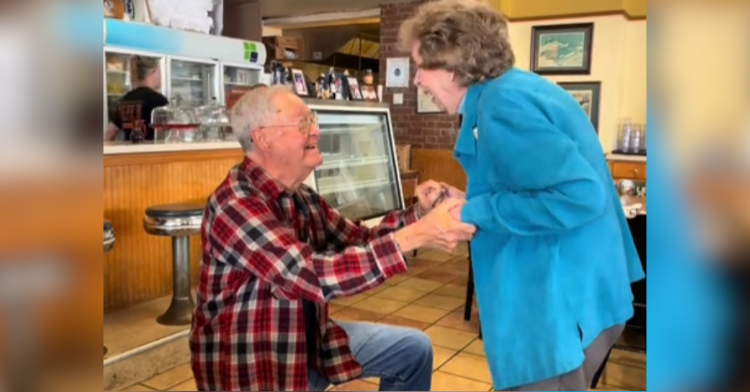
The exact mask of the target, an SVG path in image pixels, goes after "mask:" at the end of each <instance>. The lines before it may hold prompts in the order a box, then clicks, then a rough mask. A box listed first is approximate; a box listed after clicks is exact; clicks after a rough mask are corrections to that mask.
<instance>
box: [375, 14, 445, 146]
mask: <svg viewBox="0 0 750 392" xmlns="http://www.w3.org/2000/svg"><path fill="white" fill-rule="evenodd" d="M422 3H424V1H417V2H412V3H402V4H384V5H381V6H380V84H381V85H383V86H384V87H383V102H388V103H390V106H391V116H392V119H391V120H392V122H393V130H394V133H395V136H396V143H399V144H411V145H412V146H413V148H428V149H453V146H454V143H455V138H456V134H457V130H458V116H453V115H448V114H444V113H439V114H420V113H417V88H416V87H414V85H413V84H411V81H412V78H411V77H410V79H409V88H386V87H385V76H386V59H387V58H388V57H408V56H409V54H408V53H401V52H399V51H398V47H397V43H398V29H399V26H400V25H401V22H402V21H404V20H405V19H406V18H408V17H409V16H411V15H412V13H413V12H414V10H415V9H416V7H417V6H419V5H420V4H422ZM409 71H410V72H411V76H412V77H413V76H414V72H415V71H416V69H415V67H414V63H413V62H412V63H411V65H410V67H409ZM394 93H401V94H403V95H404V103H403V105H394V104H393V94H394Z"/></svg>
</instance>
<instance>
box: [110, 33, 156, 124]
mask: <svg viewBox="0 0 750 392" xmlns="http://www.w3.org/2000/svg"><path fill="white" fill-rule="evenodd" d="M134 56H146V57H152V58H156V59H159V61H160V62H161V65H162V66H161V67H160V69H161V72H162V80H163V79H164V66H163V65H164V61H165V56H164V55H160V54H154V53H146V52H140V51H137V50H132V51H131V50H124V49H113V48H105V49H104V77H105V83H106V100H107V106H108V108H110V110H112V108H115V107H116V104H117V102H118V101H119V100H120V98H122V96H123V95H125V94H126V93H127V92H129V91H130V90H132V89H133V83H134V82H135V81H134V80H133V78H132V73H131V69H130V67H131V64H132V60H133V57H134ZM161 92H162V94H163V93H165V91H164V87H162V91H161Z"/></svg>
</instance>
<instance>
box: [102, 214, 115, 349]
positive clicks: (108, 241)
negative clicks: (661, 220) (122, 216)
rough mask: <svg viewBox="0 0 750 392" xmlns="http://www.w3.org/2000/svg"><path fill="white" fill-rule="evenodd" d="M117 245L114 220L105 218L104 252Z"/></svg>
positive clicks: (105, 347)
mask: <svg viewBox="0 0 750 392" xmlns="http://www.w3.org/2000/svg"><path fill="white" fill-rule="evenodd" d="M114 247H115V231H114V230H113V229H112V222H110V221H108V220H106V219H105V220H104V253H107V252H110V251H112V249H113V248H114ZM104 355H107V346H104Z"/></svg>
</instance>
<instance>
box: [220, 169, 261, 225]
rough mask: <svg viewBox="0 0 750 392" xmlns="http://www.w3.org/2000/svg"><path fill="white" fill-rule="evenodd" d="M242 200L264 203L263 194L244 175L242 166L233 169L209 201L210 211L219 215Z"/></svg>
mask: <svg viewBox="0 0 750 392" xmlns="http://www.w3.org/2000/svg"><path fill="white" fill-rule="evenodd" d="M240 200H251V201H257V202H264V201H265V198H264V197H263V193H262V192H261V191H260V189H258V187H257V186H255V184H253V182H252V181H250V179H249V178H248V177H247V176H246V175H244V173H243V172H242V169H241V167H240V165H237V166H235V167H233V168H232V169H231V170H230V171H229V173H227V176H226V177H225V178H224V180H223V181H222V182H221V183H220V184H219V186H218V187H216V189H215V190H214V192H213V193H212V194H211V196H210V197H209V199H208V204H209V207H210V208H209V209H210V211H211V212H212V213H217V212H219V211H222V210H224V209H226V208H227V207H229V206H232V205H234V204H235V203H237V202H238V201H240Z"/></svg>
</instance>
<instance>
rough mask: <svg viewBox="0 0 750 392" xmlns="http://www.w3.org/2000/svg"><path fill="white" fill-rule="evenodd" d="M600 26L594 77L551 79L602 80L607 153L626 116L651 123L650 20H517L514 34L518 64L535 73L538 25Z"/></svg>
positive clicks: (596, 33) (511, 31)
mask: <svg viewBox="0 0 750 392" xmlns="http://www.w3.org/2000/svg"><path fill="white" fill-rule="evenodd" d="M588 22H593V23H594V37H593V45H594V46H593V50H592V62H591V75H559V76H558V75H555V76H547V78H548V79H550V80H552V81H555V82H585V81H599V82H601V83H602V87H601V97H600V107H599V137H600V139H601V142H602V147H603V148H604V150H605V151H611V150H612V149H613V148H614V147H615V146H616V143H617V133H618V128H619V125H620V124H621V122H622V119H623V118H626V117H629V118H631V119H632V120H633V121H635V122H638V123H645V122H646V99H647V98H646V97H647V94H646V85H647V82H646V68H647V63H646V53H647V46H646V44H647V41H646V21H645V20H643V21H629V20H628V19H626V18H625V17H624V16H621V15H611V16H600V17H586V18H574V19H555V20H550V21H532V22H511V23H510V26H509V35H510V40H511V44H512V45H513V50H514V51H515V53H516V61H517V65H518V67H520V68H523V69H529V62H530V58H531V30H532V27H533V26H539V25H556V24H565V23H588Z"/></svg>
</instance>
